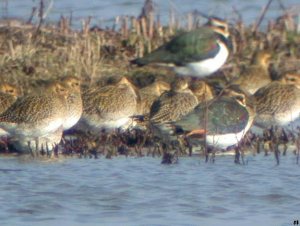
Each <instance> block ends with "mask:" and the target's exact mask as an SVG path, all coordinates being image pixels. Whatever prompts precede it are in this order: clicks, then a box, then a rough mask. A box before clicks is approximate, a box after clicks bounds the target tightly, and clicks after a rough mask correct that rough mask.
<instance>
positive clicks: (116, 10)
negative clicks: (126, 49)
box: [0, 0, 300, 27]
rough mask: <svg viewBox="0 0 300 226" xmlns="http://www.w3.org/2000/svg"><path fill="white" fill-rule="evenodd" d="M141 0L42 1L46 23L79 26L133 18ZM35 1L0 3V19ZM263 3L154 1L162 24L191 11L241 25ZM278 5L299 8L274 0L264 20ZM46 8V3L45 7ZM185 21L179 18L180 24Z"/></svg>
mask: <svg viewBox="0 0 300 226" xmlns="http://www.w3.org/2000/svg"><path fill="white" fill-rule="evenodd" d="M144 1H145V0H89V1H86V0H59V1H58V0H45V3H50V2H52V3H50V6H51V7H49V9H50V10H49V13H48V14H47V15H48V16H47V18H46V20H47V21H57V20H58V18H59V17H60V16H61V15H64V16H70V14H71V12H72V17H73V25H75V26H77V27H80V25H81V21H82V19H86V18H87V17H88V16H92V24H97V25H102V26H107V25H111V24H112V22H113V21H114V18H115V17H116V16H120V15H129V16H137V15H139V13H140V12H141V8H142V6H143V4H144ZM39 2H40V1H39V0H22V1H21V0H2V1H0V4H1V5H0V7H1V8H0V9H1V14H2V16H5V17H21V18H24V19H28V18H29V16H30V14H31V11H32V8H33V7H38V6H39ZM267 2H268V1H267V0H252V1H245V0H243V1H241V0H210V1H207V0H168V1H158V0H154V3H155V9H156V12H157V14H159V15H160V18H161V19H162V20H163V21H167V18H168V16H169V15H168V13H169V10H170V8H172V9H174V11H175V12H177V15H179V16H184V15H185V14H186V13H188V12H191V11H193V10H195V9H197V10H200V11H201V12H205V13H208V14H214V15H218V16H220V17H224V18H227V19H229V20H232V19H234V18H237V14H236V13H235V12H239V14H240V15H242V17H243V19H244V21H245V22H251V23H252V22H254V21H255V20H256V19H257V18H258V16H259V15H260V13H261V10H262V8H263V7H264V6H265V5H266V3H267ZM279 2H281V3H282V5H283V6H284V7H286V8H289V7H291V6H295V5H299V4H300V2H299V0H284V1H277V0H274V1H273V3H272V4H271V6H270V9H269V10H268V12H267V15H266V17H267V18H275V17H276V16H278V15H279V14H280V13H282V8H281V7H280V4H279ZM46 5H49V4H46ZM184 20H185V18H183V19H182V21H184Z"/></svg>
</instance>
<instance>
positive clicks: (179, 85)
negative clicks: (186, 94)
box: [171, 78, 189, 91]
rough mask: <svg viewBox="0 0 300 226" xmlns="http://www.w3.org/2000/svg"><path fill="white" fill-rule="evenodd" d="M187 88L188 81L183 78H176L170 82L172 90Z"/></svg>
mask: <svg viewBox="0 0 300 226" xmlns="http://www.w3.org/2000/svg"><path fill="white" fill-rule="evenodd" d="M188 88H189V83H188V81H187V80H186V79H184V78H179V79H176V80H175V81H173V82H172V84H171V90H173V91H183V90H186V89H188Z"/></svg>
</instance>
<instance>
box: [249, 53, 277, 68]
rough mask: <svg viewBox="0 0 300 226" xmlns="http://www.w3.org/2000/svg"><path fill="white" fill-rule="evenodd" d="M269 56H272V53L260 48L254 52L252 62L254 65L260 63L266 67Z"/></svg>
mask: <svg viewBox="0 0 300 226" xmlns="http://www.w3.org/2000/svg"><path fill="white" fill-rule="evenodd" d="M271 57H272V54H271V52H270V51H268V50H260V51H257V52H256V53H255V54H254V56H253V59H252V63H253V64H256V65H261V66H263V67H265V68H268V67H269V63H270V59H271Z"/></svg>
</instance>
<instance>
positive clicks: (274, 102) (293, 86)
mask: <svg viewBox="0 0 300 226" xmlns="http://www.w3.org/2000/svg"><path fill="white" fill-rule="evenodd" d="M254 98H255V100H256V106H257V107H256V109H257V117H256V119H255V124H256V125H258V126H260V127H263V128H268V127H270V126H275V125H276V126H284V127H285V126H292V127H293V122H294V121H295V120H297V119H299V115H300V75H297V74H286V75H284V76H283V77H282V78H281V80H280V81H274V82H272V83H270V84H269V85H267V86H265V87H262V88H260V89H259V90H257V91H256V93H255V94H254ZM294 128H296V127H294Z"/></svg>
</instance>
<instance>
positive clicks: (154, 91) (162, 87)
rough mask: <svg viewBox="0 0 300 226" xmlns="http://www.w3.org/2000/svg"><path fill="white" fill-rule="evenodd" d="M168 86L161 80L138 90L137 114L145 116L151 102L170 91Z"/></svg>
mask: <svg viewBox="0 0 300 226" xmlns="http://www.w3.org/2000/svg"><path fill="white" fill-rule="evenodd" d="M170 88H171V87H170V84H169V83H167V82H164V81H161V80H158V81H155V82H153V83H152V84H150V85H148V86H146V87H144V88H142V89H140V90H139V95H140V98H141V101H140V104H139V110H138V114H141V115H147V114H149V112H150V108H151V106H152V104H153V102H154V101H155V100H156V99H157V98H158V97H160V95H161V94H162V93H164V92H165V91H169V90H170Z"/></svg>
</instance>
